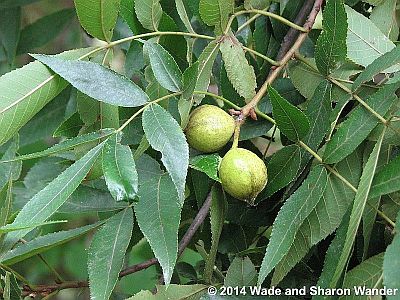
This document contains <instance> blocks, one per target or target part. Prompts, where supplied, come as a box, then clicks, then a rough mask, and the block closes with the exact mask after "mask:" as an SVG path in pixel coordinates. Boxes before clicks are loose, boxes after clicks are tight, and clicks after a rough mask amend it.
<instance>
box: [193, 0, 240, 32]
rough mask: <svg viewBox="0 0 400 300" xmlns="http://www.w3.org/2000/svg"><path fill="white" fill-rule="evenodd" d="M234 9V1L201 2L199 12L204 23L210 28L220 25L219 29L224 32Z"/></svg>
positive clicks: (213, 0)
mask: <svg viewBox="0 0 400 300" xmlns="http://www.w3.org/2000/svg"><path fill="white" fill-rule="evenodd" d="M234 7H235V2H234V1H233V0H200V3H199V12H200V16H201V19H202V20H203V21H204V23H206V24H207V25H208V26H216V25H219V27H218V29H219V30H220V31H221V32H223V31H224V30H225V28H226V26H227V24H228V20H229V15H230V14H231V13H233V9H234Z"/></svg>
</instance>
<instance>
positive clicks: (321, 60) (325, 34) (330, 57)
mask: <svg viewBox="0 0 400 300" xmlns="http://www.w3.org/2000/svg"><path fill="white" fill-rule="evenodd" d="M346 37H347V16H346V10H345V8H344V1H343V0H328V1H327V3H326V5H325V8H324V11H323V21H322V33H321V35H320V36H319V37H318V40H317V44H316V48H315V63H316V64H317V67H318V70H319V71H320V72H321V73H322V74H324V75H328V74H330V73H331V72H332V70H334V69H335V68H336V66H337V64H338V63H340V62H342V61H344V60H345V59H346V54H347V46H346Z"/></svg>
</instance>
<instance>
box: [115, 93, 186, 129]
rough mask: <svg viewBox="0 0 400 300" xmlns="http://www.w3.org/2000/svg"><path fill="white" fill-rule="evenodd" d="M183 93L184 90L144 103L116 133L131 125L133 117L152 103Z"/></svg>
mask: <svg viewBox="0 0 400 300" xmlns="http://www.w3.org/2000/svg"><path fill="white" fill-rule="evenodd" d="M181 94H182V92H177V93H173V94H169V95H166V96H163V97H161V98H158V99H156V100H153V101H151V102H149V103H147V104H146V105H144V106H143V107H141V108H140V109H139V110H138V111H137V112H135V113H134V114H133V115H132V116H131V117H130V118H129V119H128V120H126V122H125V123H124V124H122V125H121V127H119V128H118V129H117V130H116V131H115V132H116V133H117V132H121V131H122V130H123V129H124V128H125V127H126V126H128V125H129V123H130V122H132V121H133V119H135V118H136V117H137V116H138V115H140V114H141V113H142V112H143V111H144V110H145V109H146V108H147V107H148V106H150V105H152V104H154V103H158V102H160V101H163V100H165V99H169V98H172V97H176V96H179V95H181Z"/></svg>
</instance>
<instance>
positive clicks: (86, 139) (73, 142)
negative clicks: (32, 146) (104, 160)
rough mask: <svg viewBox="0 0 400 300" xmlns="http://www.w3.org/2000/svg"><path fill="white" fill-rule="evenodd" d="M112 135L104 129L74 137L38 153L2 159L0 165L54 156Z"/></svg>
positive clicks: (110, 131) (108, 130)
mask: <svg viewBox="0 0 400 300" xmlns="http://www.w3.org/2000/svg"><path fill="white" fill-rule="evenodd" d="M112 133H113V131H112V130H110V129H105V130H100V131H98V132H91V133H88V134H83V135H80V136H77V137H74V138H72V139H67V140H64V141H62V142H60V143H58V144H56V145H54V146H51V147H50V148H47V149H46V150H43V151H40V152H35V153H30V154H25V155H20V156H17V157H15V158H12V159H7V160H5V159H4V158H3V159H2V160H0V163H5V162H10V161H21V160H27V159H35V158H41V157H46V156H50V155H54V154H57V153H60V152H65V151H68V150H71V149H74V148H75V147H78V146H81V145H83V144H89V143H92V142H97V141H99V140H101V139H104V138H106V137H108V136H109V135H111V134H112Z"/></svg>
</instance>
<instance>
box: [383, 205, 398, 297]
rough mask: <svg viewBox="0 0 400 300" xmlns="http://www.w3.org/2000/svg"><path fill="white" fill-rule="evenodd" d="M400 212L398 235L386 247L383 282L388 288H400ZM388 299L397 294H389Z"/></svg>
mask: <svg viewBox="0 0 400 300" xmlns="http://www.w3.org/2000/svg"><path fill="white" fill-rule="evenodd" d="M399 232H400V213H399V214H398V215H397V219H396V235H395V236H394V238H393V241H392V243H391V244H390V245H389V246H388V247H387V248H386V252H385V255H384V258H383V284H384V286H385V287H387V288H392V289H394V288H399V286H400V259H399V251H400V234H399ZM387 299H388V300H395V299H398V295H397V296H387Z"/></svg>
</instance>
